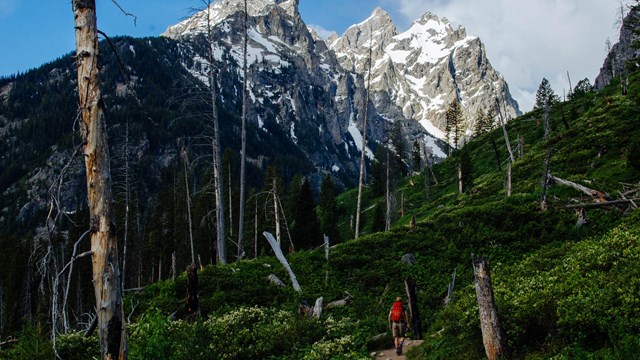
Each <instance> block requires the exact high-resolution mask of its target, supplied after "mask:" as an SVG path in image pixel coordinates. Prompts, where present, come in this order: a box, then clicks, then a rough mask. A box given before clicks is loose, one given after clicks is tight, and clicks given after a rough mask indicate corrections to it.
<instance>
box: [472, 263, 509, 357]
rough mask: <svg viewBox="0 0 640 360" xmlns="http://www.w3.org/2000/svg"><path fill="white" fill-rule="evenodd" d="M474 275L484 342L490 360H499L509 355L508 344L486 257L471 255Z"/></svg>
mask: <svg viewBox="0 0 640 360" xmlns="http://www.w3.org/2000/svg"><path fill="white" fill-rule="evenodd" d="M471 258H472V262H473V273H474V276H475V288H476V297H477V299H478V309H479V312H480V327H481V329H482V342H483V343H484V349H485V352H486V353H487V357H488V358H489V360H497V359H498V358H500V357H503V356H506V355H507V345H506V344H507V342H506V339H505V337H504V333H503V332H502V327H501V326H500V321H499V319H498V311H497V310H496V304H495V301H494V298H493V288H492V286H491V273H490V272H489V264H488V263H487V259H486V258H485V257H484V256H481V257H476V256H475V255H471Z"/></svg>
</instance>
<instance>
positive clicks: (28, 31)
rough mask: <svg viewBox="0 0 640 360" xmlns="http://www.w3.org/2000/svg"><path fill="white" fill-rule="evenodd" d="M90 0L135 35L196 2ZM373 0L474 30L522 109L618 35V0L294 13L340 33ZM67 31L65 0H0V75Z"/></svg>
mask: <svg viewBox="0 0 640 360" xmlns="http://www.w3.org/2000/svg"><path fill="white" fill-rule="evenodd" d="M96 1H97V7H98V10H97V11H98V27H99V28H100V29H101V30H102V31H104V32H105V33H107V34H108V35H111V36H115V35H130V36H136V37H140V36H157V35H159V34H160V33H162V32H163V31H164V30H165V29H166V27H167V26H169V25H173V24H175V23H177V22H179V21H180V20H181V19H183V18H184V17H186V16H188V15H189V14H191V12H190V11H189V9H190V8H192V7H194V6H197V5H198V4H199V3H200V1H197V0H118V2H119V4H120V5H121V6H122V7H123V8H124V9H125V10H126V11H128V12H130V13H134V14H135V15H137V26H134V23H133V20H132V18H131V17H127V16H124V15H123V14H122V13H121V12H120V10H119V9H118V8H117V7H116V6H115V5H114V4H113V2H112V0H96ZM629 1H630V0H623V2H629ZM377 6H380V7H382V8H383V9H384V10H386V11H387V12H388V13H389V14H390V15H391V17H392V18H393V19H394V21H395V23H396V25H397V26H398V28H399V29H400V30H404V29H406V28H407V27H408V26H409V24H410V23H411V22H412V21H413V20H416V19H418V18H419V17H420V16H421V15H422V14H423V13H424V12H425V11H427V10H428V11H431V12H432V13H434V14H436V15H438V16H440V17H447V18H448V19H449V20H450V21H451V22H452V24H453V25H454V26H458V25H463V26H464V27H466V29H467V33H468V34H470V35H476V36H479V37H480V39H481V40H482V41H483V42H484V44H485V47H486V50H487V57H488V58H489V61H490V62H491V64H492V65H493V67H494V68H496V69H497V70H498V71H499V72H500V73H502V74H503V75H504V77H505V78H506V80H507V82H508V83H509V86H510V90H511V94H512V96H513V97H514V98H515V99H516V100H517V101H518V103H519V104H520V108H521V109H522V110H524V111H528V110H530V109H531V107H532V105H533V102H534V100H535V92H536V90H537V87H538V85H539V84H540V82H541V80H542V78H543V77H546V78H547V79H548V80H549V81H550V82H551V84H552V86H553V88H554V90H555V92H556V93H557V94H559V95H560V96H562V94H563V91H565V89H568V81H567V78H566V72H567V71H569V72H570V73H571V80H572V82H573V84H574V85H575V84H576V83H577V82H578V80H581V79H584V78H588V79H589V80H590V81H591V82H593V80H594V78H595V76H596V75H597V74H598V71H599V68H600V66H601V65H602V61H603V60H604V57H605V55H606V54H605V41H606V40H607V39H610V40H611V41H612V42H613V43H615V42H617V38H618V27H617V26H616V25H615V21H616V10H617V9H618V8H619V2H618V0H527V1H516V0H300V13H301V15H302V17H303V19H304V20H305V22H306V23H307V24H308V25H310V26H313V27H316V28H321V29H326V30H333V31H336V32H338V33H339V34H341V33H342V32H343V31H344V30H345V29H346V28H347V27H348V26H350V25H352V24H355V23H359V22H361V21H363V20H364V19H366V18H367V17H368V16H369V15H370V14H371V12H372V11H373V10H374V9H375V8H376V7H377ZM74 36H75V34H74V29H73V13H72V11H71V0H36V1H27V0H0V76H6V75H9V74H12V73H16V72H18V71H25V70H28V69H30V68H33V67H37V66H39V65H41V64H43V63H45V62H48V61H51V60H54V59H55V58H57V57H59V56H62V55H65V54H67V53H69V52H70V51H72V50H73V49H74V47H75V40H74Z"/></svg>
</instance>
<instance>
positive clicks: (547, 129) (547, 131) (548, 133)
mask: <svg viewBox="0 0 640 360" xmlns="http://www.w3.org/2000/svg"><path fill="white" fill-rule="evenodd" d="M549 137H551V124H550V123H549V104H548V102H547V101H545V103H544V139H545V140H549Z"/></svg>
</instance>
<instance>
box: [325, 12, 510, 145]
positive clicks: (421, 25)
mask: <svg viewBox="0 0 640 360" xmlns="http://www.w3.org/2000/svg"><path fill="white" fill-rule="evenodd" d="M385 15H386V16H385ZM383 19H384V20H383ZM387 19H388V20H387ZM369 36H371V38H372V44H371V45H370V44H369V42H368V40H369ZM329 46H330V48H331V49H332V50H334V52H335V53H336V57H337V59H338V61H340V63H341V64H342V66H343V67H345V69H347V70H349V71H352V72H356V73H358V74H361V75H363V76H365V74H366V72H367V64H368V57H369V48H372V50H373V51H372V53H371V56H372V64H373V67H372V69H371V72H372V75H371V89H372V90H373V91H374V92H375V94H376V95H375V96H374V103H375V105H376V110H377V111H378V112H379V113H381V114H383V116H385V118H388V119H396V118H398V117H399V116H400V117H404V118H405V119H411V120H416V121H418V122H420V123H421V124H423V126H424V127H425V129H427V130H428V131H429V132H430V133H432V134H434V135H435V136H438V135H440V136H439V137H441V136H442V134H443V132H442V131H439V130H443V129H444V123H445V121H444V114H445V111H446V109H447V107H448V106H449V104H450V103H451V102H452V101H453V100H454V99H459V100H460V101H461V102H462V106H463V113H464V117H465V118H466V122H465V125H464V127H465V128H466V130H467V131H468V135H470V134H471V133H472V129H473V124H474V120H475V119H474V118H475V114H476V112H477V111H478V110H480V109H482V110H484V111H485V112H489V111H490V110H491V109H493V107H494V106H495V105H494V103H495V99H496V98H498V99H503V100H504V102H505V103H506V104H507V107H508V110H507V112H508V114H509V116H511V117H514V116H516V115H517V114H519V109H518V104H517V103H516V102H515V101H514V100H513V99H512V98H511V95H510V94H509V89H508V86H507V84H506V82H505V81H504V78H503V77H502V76H501V75H500V74H499V73H498V72H497V71H495V70H494V69H493V68H492V66H491V64H490V63H489V61H488V60H487V58H486V53H485V49H484V45H483V44H482V42H481V41H480V39H479V38H477V37H475V36H468V35H467V33H466V30H465V28H464V27H458V28H457V29H454V28H453V27H452V26H451V23H450V22H449V21H448V20H447V19H446V18H442V19H440V18H439V17H438V16H437V15H435V14H433V13H431V12H425V13H424V14H423V15H422V16H421V17H420V18H419V19H417V20H416V21H414V22H413V23H412V24H411V26H410V28H409V29H408V30H406V31H405V32H403V33H398V32H397V30H396V27H395V25H393V22H392V21H391V18H390V17H389V16H388V14H386V13H385V12H384V11H383V10H381V9H376V10H374V12H373V14H372V15H371V16H370V17H369V18H368V19H367V20H365V21H363V22H361V23H359V24H357V25H354V26H352V27H351V28H349V29H348V30H347V31H346V32H345V34H344V35H343V36H342V37H341V38H338V39H336V40H334V41H333V42H331V43H330V44H329ZM437 129H439V130H437Z"/></svg>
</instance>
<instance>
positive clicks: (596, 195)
mask: <svg viewBox="0 0 640 360" xmlns="http://www.w3.org/2000/svg"><path fill="white" fill-rule="evenodd" d="M549 180H551V181H553V182H555V183H557V184H560V185H565V186H569V187H572V188H574V189H576V190H578V191H582V192H583V193H585V194H587V195H589V196H591V197H592V198H593V200H595V201H597V202H606V201H607V199H608V198H609V195H607V194H606V193H604V192H602V191H598V190H594V189H590V188H588V187H586V186H584V185H580V184H576V183H574V182H573V181H569V180H565V179H561V178H559V177H557V176H553V175H551V174H549Z"/></svg>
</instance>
